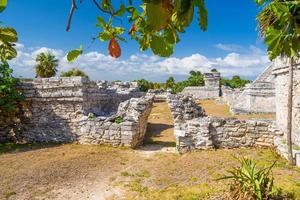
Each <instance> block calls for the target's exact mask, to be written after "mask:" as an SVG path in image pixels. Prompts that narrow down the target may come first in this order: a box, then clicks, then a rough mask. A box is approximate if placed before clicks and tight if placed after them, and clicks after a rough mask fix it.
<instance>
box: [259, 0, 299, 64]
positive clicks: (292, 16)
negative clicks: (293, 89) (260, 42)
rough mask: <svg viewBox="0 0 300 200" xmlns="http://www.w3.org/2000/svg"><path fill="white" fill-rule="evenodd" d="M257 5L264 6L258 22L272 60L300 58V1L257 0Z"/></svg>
mask: <svg viewBox="0 0 300 200" xmlns="http://www.w3.org/2000/svg"><path fill="white" fill-rule="evenodd" d="M256 3H257V4H258V5H263V6H264V7H263V9H262V10H261V12H260V13H259V14H258V16H257V21H258V26H259V30H260V33H261V35H262V36H263V37H264V39H265V43H266V44H267V46H268V55H269V57H270V59H271V60H273V59H274V58H276V57H277V56H286V57H289V58H299V52H300V1H298V0H273V1H270V0H269V1H267V0H256Z"/></svg>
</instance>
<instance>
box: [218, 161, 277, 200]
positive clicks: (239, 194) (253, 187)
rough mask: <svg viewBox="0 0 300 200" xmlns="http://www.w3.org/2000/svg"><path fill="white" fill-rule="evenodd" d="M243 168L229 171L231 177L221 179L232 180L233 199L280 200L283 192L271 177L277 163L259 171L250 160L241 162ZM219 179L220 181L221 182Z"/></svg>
mask: <svg viewBox="0 0 300 200" xmlns="http://www.w3.org/2000/svg"><path fill="white" fill-rule="evenodd" d="M239 162H240V164H241V166H240V167H236V168H233V169H232V170H230V171H228V172H229V173H230V175H229V176H224V177H222V178H220V179H231V180H233V183H232V184H231V195H232V197H233V199H237V200H242V199H246V200H247V199H249V200H255V199H257V200H263V199H280V198H278V196H280V194H281V192H280V190H279V189H278V188H276V187H275V186H274V179H273V177H272V176H271V175H270V173H271V170H272V168H273V166H274V165H275V163H276V162H274V163H273V164H272V165H271V166H269V167H266V168H263V169H258V168H257V166H256V163H255V162H253V161H252V160H250V159H247V158H243V159H241V160H239ZM220 179H219V180H220Z"/></svg>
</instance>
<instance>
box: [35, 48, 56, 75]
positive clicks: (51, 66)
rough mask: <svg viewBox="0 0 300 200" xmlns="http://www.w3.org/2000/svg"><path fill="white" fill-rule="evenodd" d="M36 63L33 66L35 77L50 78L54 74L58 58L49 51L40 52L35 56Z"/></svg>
mask: <svg viewBox="0 0 300 200" xmlns="http://www.w3.org/2000/svg"><path fill="white" fill-rule="evenodd" d="M35 60H36V62H37V65H36V66H35V74H36V77H39V78H50V77H53V76H55V75H56V72H57V67H58V62H59V61H58V59H56V57H55V55H53V54H52V53H50V52H47V53H40V54H38V55H37V56H36V59H35Z"/></svg>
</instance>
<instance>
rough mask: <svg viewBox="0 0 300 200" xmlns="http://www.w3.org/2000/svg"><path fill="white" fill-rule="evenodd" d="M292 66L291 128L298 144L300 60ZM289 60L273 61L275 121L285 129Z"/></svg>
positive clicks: (299, 143) (295, 142) (299, 133)
mask: <svg viewBox="0 0 300 200" xmlns="http://www.w3.org/2000/svg"><path fill="white" fill-rule="evenodd" d="M297 63H298V65H297V66H295V67H294V83H293V128H292V136H293V142H294V144H296V145H298V146H300V65H299V64H300V62H299V60H298V62H297ZM288 70H289V62H288V60H287V59H282V58H278V59H276V60H275V61H274V66H273V75H275V80H274V82H275V95H276V97H275V98H276V123H277V126H278V128H279V129H280V130H281V131H283V132H286V130H287V100H288V78H289V77H288V76H289V74H288V73H289V71H288Z"/></svg>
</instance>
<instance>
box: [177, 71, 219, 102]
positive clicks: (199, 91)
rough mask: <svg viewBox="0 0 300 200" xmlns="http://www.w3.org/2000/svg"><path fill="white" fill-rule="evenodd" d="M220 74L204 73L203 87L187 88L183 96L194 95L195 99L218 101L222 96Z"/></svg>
mask: <svg viewBox="0 0 300 200" xmlns="http://www.w3.org/2000/svg"><path fill="white" fill-rule="evenodd" d="M220 78H221V76H220V73H219V72H212V73H204V84H205V86H203V87H186V88H184V89H183V91H182V94H185V95H192V96H193V97H194V98H195V99H216V98H218V97H219V96H220V92H221V91H220Z"/></svg>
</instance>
